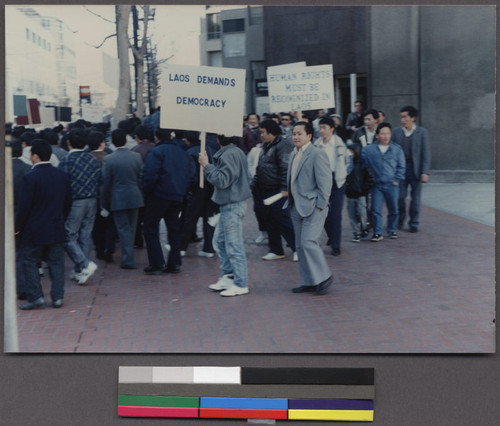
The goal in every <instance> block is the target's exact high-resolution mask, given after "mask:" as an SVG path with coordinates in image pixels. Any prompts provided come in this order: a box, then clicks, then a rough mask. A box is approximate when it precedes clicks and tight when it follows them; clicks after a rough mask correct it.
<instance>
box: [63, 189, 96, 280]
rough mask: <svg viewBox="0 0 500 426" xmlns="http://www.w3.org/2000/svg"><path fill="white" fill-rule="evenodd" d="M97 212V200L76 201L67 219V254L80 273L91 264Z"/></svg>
mask: <svg viewBox="0 0 500 426" xmlns="http://www.w3.org/2000/svg"><path fill="white" fill-rule="evenodd" d="M96 211H97V199H96V198H84V199H83V200H74V201H73V204H72V205H71V211H70V212H69V216H68V217H67V219H66V224H65V228H66V243H65V245H64V248H65V249H66V253H68V256H69V257H70V259H71V260H72V261H73V263H74V264H75V267H74V270H75V271H76V272H80V271H81V270H82V269H83V268H86V267H87V266H88V264H89V262H90V260H89V256H90V249H91V247H92V228H93V227H94V220H95V214H96Z"/></svg>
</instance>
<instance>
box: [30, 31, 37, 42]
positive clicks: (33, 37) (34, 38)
mask: <svg viewBox="0 0 500 426" xmlns="http://www.w3.org/2000/svg"><path fill="white" fill-rule="evenodd" d="M31 41H32V42H33V43H35V44H36V34H35V33H31Z"/></svg>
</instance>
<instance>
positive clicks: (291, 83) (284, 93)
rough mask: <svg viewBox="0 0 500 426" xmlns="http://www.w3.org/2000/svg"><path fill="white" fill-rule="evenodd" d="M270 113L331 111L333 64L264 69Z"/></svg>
mask: <svg viewBox="0 0 500 426" xmlns="http://www.w3.org/2000/svg"><path fill="white" fill-rule="evenodd" d="M267 83H268V90H269V104H270V108H271V112H280V111H305V110H311V109H321V108H334V107H335V97H334V93H333V69H332V65H331V64H330V65H317V66H312V67H301V66H296V65H295V64H293V65H291V66H290V67H286V66H284V65H281V66H279V67H269V68H268V69H267Z"/></svg>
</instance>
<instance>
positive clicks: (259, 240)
mask: <svg viewBox="0 0 500 426" xmlns="http://www.w3.org/2000/svg"><path fill="white" fill-rule="evenodd" d="M266 240H267V232H264V231H262V232H261V233H260V235H259V236H258V237H257V238H256V239H255V242H256V243H257V244H263V243H264V242H265V241H266Z"/></svg>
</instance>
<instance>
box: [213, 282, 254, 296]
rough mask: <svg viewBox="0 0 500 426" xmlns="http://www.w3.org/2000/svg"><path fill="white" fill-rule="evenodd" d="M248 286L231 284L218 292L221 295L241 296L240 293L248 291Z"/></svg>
mask: <svg viewBox="0 0 500 426" xmlns="http://www.w3.org/2000/svg"><path fill="white" fill-rule="evenodd" d="M248 291H249V290H248V287H238V286H237V285H234V284H233V285H232V286H231V287H229V288H228V289H227V290H224V291H223V292H221V293H220V295H221V296H226V297H227V296H241V295H242V294H247V293H248Z"/></svg>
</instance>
